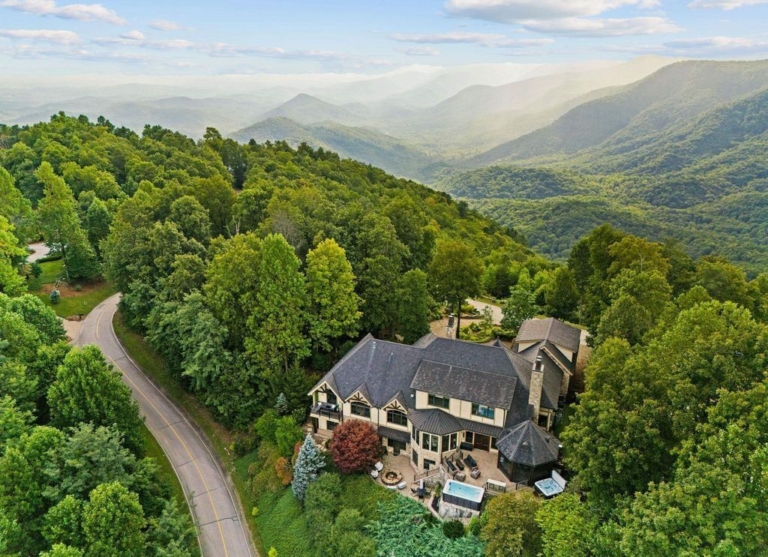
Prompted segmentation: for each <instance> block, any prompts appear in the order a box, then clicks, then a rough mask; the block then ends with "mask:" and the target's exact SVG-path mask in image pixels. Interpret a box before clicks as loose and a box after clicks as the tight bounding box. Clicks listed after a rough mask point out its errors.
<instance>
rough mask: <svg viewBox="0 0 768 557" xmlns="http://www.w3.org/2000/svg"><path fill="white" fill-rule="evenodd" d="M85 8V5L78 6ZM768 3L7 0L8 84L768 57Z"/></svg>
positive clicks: (2, 14) (0, 0)
mask: <svg viewBox="0 0 768 557" xmlns="http://www.w3.org/2000/svg"><path fill="white" fill-rule="evenodd" d="M84 1H87V0H84ZM766 23H768V0H682V1H673V0H387V1H381V0H347V1H342V0H268V1H265V0H250V1H248V0H217V1H216V2H211V1H201V0H186V1H184V2H170V1H163V0H153V1H149V0H103V3H97V4H88V3H71V2H70V1H68V0H0V68H2V72H3V74H5V75H30V76H45V75H78V74H84V73H88V74H94V73H110V74H155V75H171V74H189V75H216V74H228V73H263V72H271V73H305V72H355V73H358V72H364V73H377V72H384V71H390V70H392V69H395V68H398V67H403V66H408V65H412V64H432V65H440V66H452V65H460V64H473V63H487V62H538V63H542V62H543V63H546V62H563V61H571V60H590V59H628V58H632V57H634V56H637V55H640V54H659V55H666V56H682V57H690V58H719V59H722V58H729V59H730V58H758V57H768V25H766Z"/></svg>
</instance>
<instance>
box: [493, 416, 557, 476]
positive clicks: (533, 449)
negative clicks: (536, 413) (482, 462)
mask: <svg viewBox="0 0 768 557" xmlns="http://www.w3.org/2000/svg"><path fill="white" fill-rule="evenodd" d="M496 448H498V449H499V452H500V453H501V454H502V455H504V456H505V457H506V458H507V459H508V460H509V461H511V462H513V463H515V464H523V465H525V466H541V465H543V464H548V463H550V462H554V461H556V460H557V457H558V455H559V452H560V441H559V440H558V439H557V438H556V437H555V436H554V435H552V434H550V433H547V432H546V431H545V430H543V429H542V428H540V427H539V426H538V425H536V424H535V423H533V422H532V421H531V420H525V421H524V422H522V423H520V424H518V425H517V426H515V427H513V428H512V429H509V430H507V431H505V432H504V433H503V434H502V435H501V437H499V438H498V439H497V440H496Z"/></svg>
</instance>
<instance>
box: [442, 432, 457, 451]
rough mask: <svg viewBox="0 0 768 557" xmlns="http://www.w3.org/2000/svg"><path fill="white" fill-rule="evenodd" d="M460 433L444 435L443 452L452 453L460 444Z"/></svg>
mask: <svg viewBox="0 0 768 557" xmlns="http://www.w3.org/2000/svg"><path fill="white" fill-rule="evenodd" d="M458 436H459V434H458V433H451V434H450V435H443V452H445V451H452V450H454V449H455V448H456V443H457V442H458Z"/></svg>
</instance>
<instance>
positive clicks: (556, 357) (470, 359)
mask: <svg viewBox="0 0 768 557" xmlns="http://www.w3.org/2000/svg"><path fill="white" fill-rule="evenodd" d="M579 341H580V331H579V330H577V329H575V328H573V327H570V326H568V325H566V324H565V323H563V322H561V321H558V320H557V319H552V318H550V319H529V320H527V321H525V322H524V323H523V325H522V326H521V327H520V331H519V333H518V336H517V338H516V339H515V344H514V346H513V348H512V350H509V349H508V348H506V347H504V346H503V345H502V344H501V343H500V342H498V341H497V342H495V343H494V344H492V345H480V344H474V343H471V342H465V341H461V340H453V339H445V338H438V337H436V336H434V335H432V334H429V335H427V336H425V337H423V338H421V339H420V340H419V341H417V342H416V343H415V344H414V345H412V346H408V345H404V344H398V343H395V342H389V341H382V340H377V339H375V338H374V337H373V336H371V335H368V336H366V337H365V338H363V339H362V340H361V341H360V342H359V343H358V344H357V345H356V346H355V347H354V348H352V350H350V351H349V352H348V353H347V354H346V355H345V356H344V357H343V358H342V359H341V360H340V361H339V362H338V363H337V364H336V365H335V366H334V367H333V369H331V370H330V371H329V372H328V373H327V374H326V375H325V376H324V377H323V378H322V379H321V380H320V381H319V382H318V383H317V385H315V386H314V387H313V389H312V390H311V391H310V393H309V394H310V396H312V397H313V407H312V413H311V420H312V425H313V427H314V428H315V431H317V432H319V433H325V432H329V431H332V430H333V429H334V428H335V427H336V426H337V425H338V424H339V422H341V421H344V420H348V419H359V420H366V421H370V422H371V423H373V424H374V425H375V426H376V427H377V428H378V432H379V435H380V436H381V438H382V440H383V442H384V444H385V445H386V446H387V447H388V448H389V450H391V451H392V452H394V453H395V454H399V453H405V454H410V460H411V465H412V466H413V468H414V469H415V470H416V471H422V470H429V469H430V468H432V467H434V466H436V465H438V464H439V463H440V462H442V461H443V460H444V459H445V458H446V457H448V456H449V455H451V454H452V453H454V452H455V451H456V450H457V449H460V448H464V449H465V450H466V449H477V450H482V451H489V452H491V453H496V454H497V455H498V457H497V459H496V461H497V466H498V467H499V469H500V470H501V471H502V472H503V473H504V475H505V476H506V477H507V478H508V479H509V480H510V481H514V482H525V483H529V484H530V483H531V482H533V481H536V480H537V479H540V478H542V477H545V476H548V475H549V473H550V472H551V469H552V466H553V464H554V463H555V461H557V459H558V456H559V451H560V444H559V441H558V440H557V439H556V438H555V437H554V436H553V435H552V434H551V433H550V430H551V428H552V427H553V425H554V422H555V419H556V416H557V413H558V411H559V410H561V409H562V406H563V404H564V401H565V395H566V394H567V392H568V386H569V381H570V378H571V376H572V374H573V372H574V370H575V364H576V357H577V354H578V350H579Z"/></svg>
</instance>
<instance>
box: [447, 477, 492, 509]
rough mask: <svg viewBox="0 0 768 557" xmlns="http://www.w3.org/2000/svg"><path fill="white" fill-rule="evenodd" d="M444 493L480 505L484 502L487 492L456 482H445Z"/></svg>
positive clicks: (480, 488)
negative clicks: (484, 495)
mask: <svg viewBox="0 0 768 557" xmlns="http://www.w3.org/2000/svg"><path fill="white" fill-rule="evenodd" d="M443 493H444V494H446V495H453V496H455V497H461V498H462V499H466V500H467V501H473V502H475V503H480V502H481V501H482V500H483V494H484V493H485V490H484V489H483V488H482V487H477V486H474V485H469V484H465V483H463V482H457V481H454V480H448V481H447V482H445V487H444V488H443Z"/></svg>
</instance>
